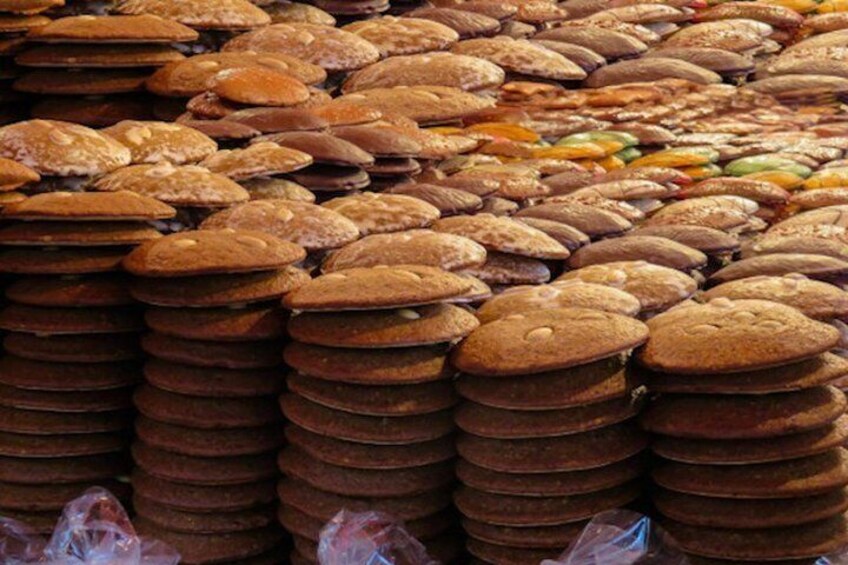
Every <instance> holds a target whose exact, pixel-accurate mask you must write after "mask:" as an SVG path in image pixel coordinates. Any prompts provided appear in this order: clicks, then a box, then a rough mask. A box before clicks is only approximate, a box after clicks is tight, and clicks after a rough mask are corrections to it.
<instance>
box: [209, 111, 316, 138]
mask: <svg viewBox="0 0 848 565" xmlns="http://www.w3.org/2000/svg"><path fill="white" fill-rule="evenodd" d="M224 121H227V122H232V123H238V124H242V125H245V126H248V127H251V128H254V129H256V130H258V131H260V132H262V133H280V132H285V131H326V130H327V129H328V128H329V125H330V124H329V122H328V121H327V120H325V119H324V118H322V117H320V116H318V115H316V114H314V113H312V112H310V111H309V110H304V109H300V108H279V107H278V108H274V107H265V108H246V109H244V110H239V111H237V112H233V113H232V114H230V115H228V116H227V117H226V118H224Z"/></svg>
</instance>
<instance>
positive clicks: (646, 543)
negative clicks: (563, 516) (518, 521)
mask: <svg viewBox="0 0 848 565" xmlns="http://www.w3.org/2000/svg"><path fill="white" fill-rule="evenodd" d="M630 564H639V565H689V560H688V559H687V558H686V555H685V554H684V553H683V551H682V550H680V548H678V547H677V545H676V544H675V543H674V540H672V539H671V537H670V536H669V535H668V534H667V533H666V532H665V531H664V530H663V529H662V528H660V527H659V526H657V525H656V524H655V523H653V522H652V521H651V519H650V518H648V517H646V516H642V515H641V514H638V513H636V512H631V511H629V510H611V511H609V512H602V513H601V514H598V515H597V516H595V517H594V518H593V519H592V521H591V522H589V523H588V524H586V527H585V528H584V529H583V532H582V533H581V534H580V536H579V537H578V538H577V539H576V540H574V541H573V542H572V543H571V546H570V547H569V548H568V549H567V550H565V552H564V553H563V554H562V555H560V556H559V558H558V559H555V560H551V559H546V560H545V561H542V565H630Z"/></svg>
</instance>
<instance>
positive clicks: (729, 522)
mask: <svg viewBox="0 0 848 565" xmlns="http://www.w3.org/2000/svg"><path fill="white" fill-rule="evenodd" d="M652 501H653V503H654V504H655V505H656V506H657V509H658V510H659V511H660V512H661V513H662V514H663V515H664V516H667V517H668V518H671V519H672V520H675V521H677V522H681V523H683V524H689V525H691V526H704V527H707V528H731V529H734V530H747V529H756V528H780V527H789V526H796V525H800V524H807V523H810V522H817V521H819V520H824V519H825V518H830V517H832V516H836V515H837V514H842V513H843V512H845V511H846V510H848V490H846V489H844V488H843V489H838V490H834V491H832V492H826V493H823V494H819V495H814V496H805V497H798V498H774V499H768V500H734V499H732V498H712V497H706V496H695V495H691V494H682V493H679V492H673V491H670V490H665V489H657V490H656V491H655V492H654V493H653V496H652Z"/></svg>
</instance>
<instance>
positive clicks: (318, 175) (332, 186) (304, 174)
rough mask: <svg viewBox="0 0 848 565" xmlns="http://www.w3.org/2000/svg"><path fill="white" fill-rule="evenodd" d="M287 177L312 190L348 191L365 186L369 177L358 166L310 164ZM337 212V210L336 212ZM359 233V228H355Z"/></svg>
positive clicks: (368, 182)
mask: <svg viewBox="0 0 848 565" xmlns="http://www.w3.org/2000/svg"><path fill="white" fill-rule="evenodd" d="M289 177H290V178H291V179H292V180H293V181H295V182H297V183H299V184H301V185H303V186H304V187H306V188H307V189H308V190H310V191H312V192H318V193H320V192H349V191H352V190H359V189H363V188H366V187H367V186H368V185H369V184H371V179H370V177H369V176H368V173H366V172H365V171H364V170H363V169H360V168H359V167H338V166H334V165H312V166H311V167H309V168H306V169H301V170H300V171H297V172H294V173H291V174H290V175H289ZM337 213H338V212H337ZM356 231H357V233H359V228H357V230H356Z"/></svg>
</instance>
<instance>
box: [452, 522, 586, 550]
mask: <svg viewBox="0 0 848 565" xmlns="http://www.w3.org/2000/svg"><path fill="white" fill-rule="evenodd" d="M586 524H587V522H574V523H572V524H562V525H559V526H539V527H521V528H514V527H511V526H495V525H492V524H486V523H484V522H478V521H476V520H471V519H468V518H463V519H462V528H463V529H464V530H465V532H466V533H467V534H468V535H469V536H470V537H472V538H474V539H476V540H481V541H484V542H486V543H490V544H493V545H504V546H508V547H521V548H528V549H533V548H550V549H552V550H557V549H559V550H561V549H562V548H564V547H568V545H569V544H570V543H571V542H572V541H573V540H574V539H576V538H577V537H578V536H579V535H580V534H581V533H582V532H583V528H584V527H585V526H586Z"/></svg>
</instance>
